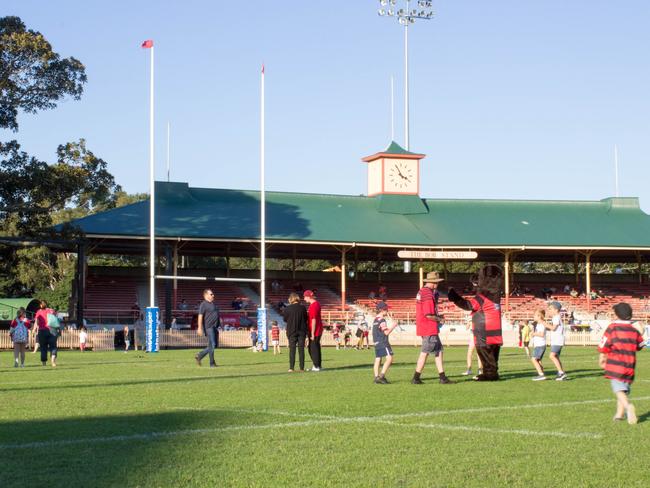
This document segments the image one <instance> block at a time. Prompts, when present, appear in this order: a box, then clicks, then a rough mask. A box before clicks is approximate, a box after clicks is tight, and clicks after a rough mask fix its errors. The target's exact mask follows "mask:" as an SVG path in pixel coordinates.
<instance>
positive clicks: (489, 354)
mask: <svg viewBox="0 0 650 488" xmlns="http://www.w3.org/2000/svg"><path fill="white" fill-rule="evenodd" d="M502 283H503V271H501V268H500V267H499V266H496V265H494V264H488V265H486V266H484V267H483V268H481V270H480V271H479V274H478V284H477V287H476V294H475V295H474V296H473V297H471V298H469V299H465V298H463V297H462V296H460V295H459V294H458V293H456V291H455V290H454V289H453V288H450V289H449V301H451V302H453V303H454V304H455V305H456V306H457V307H460V308H462V309H463V310H467V311H469V312H472V329H473V332H474V344H475V345H476V353H477V354H478V357H479V358H480V359H481V363H482V364H483V373H481V374H480V375H478V376H476V377H475V378H474V379H475V380H477V381H497V380H498V379H499V351H500V350H501V346H502V345H503V336H502V334H501V287H502Z"/></svg>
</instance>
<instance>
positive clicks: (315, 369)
mask: <svg viewBox="0 0 650 488" xmlns="http://www.w3.org/2000/svg"><path fill="white" fill-rule="evenodd" d="M309 371H314V372H316V373H317V372H318V371H320V368H317V367H316V366H314V367H313V368H311V369H310V370H309Z"/></svg>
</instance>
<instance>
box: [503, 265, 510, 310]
mask: <svg viewBox="0 0 650 488" xmlns="http://www.w3.org/2000/svg"><path fill="white" fill-rule="evenodd" d="M504 267H505V272H506V273H505V274H506V276H505V279H506V283H505V285H506V286H505V288H506V310H505V311H506V312H508V311H510V253H509V252H506V260H505V266H504Z"/></svg>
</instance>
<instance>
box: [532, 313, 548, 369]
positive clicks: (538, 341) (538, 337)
mask: <svg viewBox="0 0 650 488" xmlns="http://www.w3.org/2000/svg"><path fill="white" fill-rule="evenodd" d="M533 327H534V329H533V357H532V358H531V361H532V362H533V366H535V369H536V370H537V376H535V377H534V378H533V381H544V380H545V379H546V376H545V375H544V366H542V358H543V357H544V352H545V351H546V312H545V311H544V310H538V311H537V312H535V320H534V321H533Z"/></svg>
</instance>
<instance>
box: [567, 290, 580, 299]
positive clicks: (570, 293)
mask: <svg viewBox="0 0 650 488" xmlns="http://www.w3.org/2000/svg"><path fill="white" fill-rule="evenodd" d="M569 295H571V297H572V298H578V296H579V293H578V290H576V289H575V288H571V291H570V292H569Z"/></svg>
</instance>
